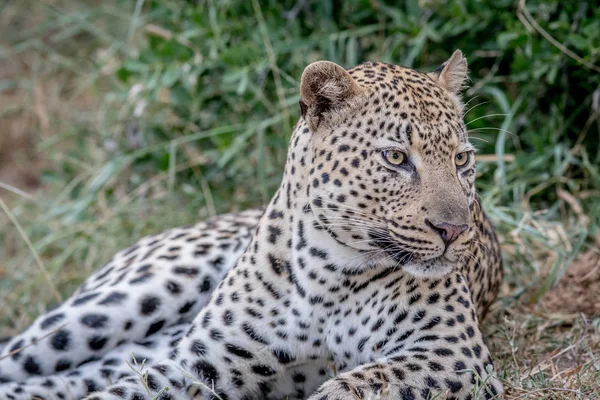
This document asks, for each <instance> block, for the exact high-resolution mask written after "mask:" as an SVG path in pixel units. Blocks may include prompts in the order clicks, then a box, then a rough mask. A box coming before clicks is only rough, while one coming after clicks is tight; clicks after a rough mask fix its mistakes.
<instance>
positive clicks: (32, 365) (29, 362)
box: [23, 356, 42, 375]
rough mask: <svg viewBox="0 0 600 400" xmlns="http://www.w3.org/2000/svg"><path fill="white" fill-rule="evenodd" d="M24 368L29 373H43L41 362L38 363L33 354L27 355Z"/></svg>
mask: <svg viewBox="0 0 600 400" xmlns="http://www.w3.org/2000/svg"><path fill="white" fill-rule="evenodd" d="M23 369H24V370H25V371H26V372H27V373H28V374H29V375H42V369H41V368H40V364H38V363H37V361H36V359H35V358H33V356H27V357H26V358H25V363H24V364H23Z"/></svg>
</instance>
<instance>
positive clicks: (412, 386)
mask: <svg viewBox="0 0 600 400" xmlns="http://www.w3.org/2000/svg"><path fill="white" fill-rule="evenodd" d="M467 80H468V64H467V60H466V58H465V57H464V55H463V54H462V52H461V51H459V50H456V51H455V52H454V53H453V54H452V56H451V57H450V58H449V59H448V60H447V61H446V62H445V63H443V64H442V65H441V66H440V67H439V68H438V69H437V70H435V71H433V72H425V73H423V72H418V71H416V70H414V69H411V68H407V67H402V66H399V65H393V64H387V63H382V62H366V63H363V64H361V65H359V66H356V67H354V68H351V69H348V70H346V69H344V68H343V67H341V66H339V65H337V64H335V63H333V62H330V61H316V62H313V63H311V64H310V65H308V66H307V67H306V68H305V70H304V72H303V73H302V76H301V79H300V101H299V108H300V114H301V117H300V119H299V121H298V123H297V124H296V126H295V127H294V130H293V132H292V135H291V139H290V144H289V148H288V154H287V159H286V164H285V167H284V172H283V177H282V180H281V183H280V186H279V188H278V189H277V191H276V192H275V194H274V196H273V198H272V199H271V201H270V202H269V204H268V205H267V206H266V208H264V209H259V210H248V211H244V212H241V213H236V214H226V215H222V216H217V217H214V218H212V219H208V220H207V221H204V222H199V223H197V224H195V225H191V226H187V227H181V228H175V229H171V230H168V231H166V232H163V233H160V234H158V235H154V236H149V237H146V238H144V239H142V240H140V241H139V242H137V243H136V244H134V245H132V246H131V247H129V248H128V249H126V250H123V251H122V252H120V253H118V254H117V255H115V256H114V257H113V258H112V259H110V260H109V261H108V262H107V263H106V264H105V265H104V266H103V267H101V268H100V269H99V270H98V271H97V272H96V273H95V274H93V275H92V276H90V277H89V278H88V279H87V280H85V281H84V283H83V284H82V286H81V287H80V288H79V289H78V290H77V291H76V292H75V294H74V295H73V296H72V297H71V298H70V299H68V300H67V301H66V302H65V303H64V304H62V305H61V306H59V307H58V308H56V309H54V310H52V311H50V312H48V313H46V314H44V315H42V316H40V317H38V319H36V320H35V322H34V323H33V324H32V326H31V327H29V328H28V329H26V330H25V331H24V332H23V333H21V334H19V335H16V336H15V337H14V338H12V339H10V340H9V341H8V342H7V343H5V344H4V345H3V348H2V352H1V353H0V354H2V355H1V356H0V383H1V384H0V398H2V399H10V400H21V399H31V398H36V399H45V400H54V399H79V398H86V399H87V400H121V399H130V400H143V399H160V400H172V399H221V400H227V399H230V400H234V399H240V400H242V399H243V400H248V399H310V400H338V399H339V400H341V399H349V398H355V399H401V400H417V399H422V400H425V399H440V398H444V399H454V400H458V399H462V400H474V399H480V398H484V399H500V398H503V386H502V383H501V381H500V379H499V378H498V375H497V373H496V372H495V370H494V367H493V360H492V357H491V354H490V351H489V349H488V347H487V346H486V344H485V342H484V338H483V335H482V331H481V325H480V321H482V319H483V318H484V316H485V314H486V313H487V311H488V309H489V307H490V305H491V304H492V302H494V300H495V299H496V297H497V295H498V292H499V288H500V285H501V281H502V275H503V273H502V257H501V253H500V245H499V242H498V238H497V236H496V233H495V230H494V227H493V225H492V223H491V221H490V220H489V219H488V217H487V216H486V214H485V212H484V211H483V208H482V204H481V203H482V202H481V200H480V198H479V197H478V196H477V194H476V190H475V177H476V160H475V148H474V146H473V145H471V144H470V142H469V135H468V131H467V128H466V125H465V123H464V121H463V118H464V108H465V107H464V104H463V102H462V99H461V92H462V90H463V88H464V87H465V84H466V81H467Z"/></svg>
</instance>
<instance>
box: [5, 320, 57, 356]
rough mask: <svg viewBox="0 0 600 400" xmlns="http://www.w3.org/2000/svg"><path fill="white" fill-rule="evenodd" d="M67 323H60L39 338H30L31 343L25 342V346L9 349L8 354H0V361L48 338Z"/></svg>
mask: <svg viewBox="0 0 600 400" xmlns="http://www.w3.org/2000/svg"><path fill="white" fill-rule="evenodd" d="M67 325H68V323H67V324H62V325H61V326H59V327H58V328H56V329H54V330H53V331H51V332H48V333H46V334H45V335H44V336H42V337H41V338H39V339H36V340H32V341H31V343H29V344H26V345H25V346H21V347H19V348H17V349H14V350H13V351H11V352H10V353H8V354H5V355H3V356H0V361H2V360H4V359H5V358H9V357H12V356H14V355H15V354H17V353H20V352H21V351H23V350H25V349H26V348H28V347H31V346H35V345H36V344H38V343H39V342H41V341H42V340H44V339H46V338H49V337H50V336H52V335H54V334H55V333H56V332H58V331H60V330H61V329H62V328H64V327H65V326H67Z"/></svg>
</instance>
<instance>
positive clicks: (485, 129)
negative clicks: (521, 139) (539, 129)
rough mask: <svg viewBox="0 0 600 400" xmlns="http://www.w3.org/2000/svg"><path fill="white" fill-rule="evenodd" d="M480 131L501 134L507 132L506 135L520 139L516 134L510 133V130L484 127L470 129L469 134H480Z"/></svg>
mask: <svg viewBox="0 0 600 400" xmlns="http://www.w3.org/2000/svg"><path fill="white" fill-rule="evenodd" d="M478 131H500V132H506V133H508V134H510V135H513V136H515V137H518V136H517V135H516V134H514V133H513V132H511V131H509V130H508V129H502V128H494V127H482V128H475V129H469V130H467V134H470V133H472V132H478Z"/></svg>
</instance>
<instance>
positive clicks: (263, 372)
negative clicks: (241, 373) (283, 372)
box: [252, 364, 276, 376]
mask: <svg viewBox="0 0 600 400" xmlns="http://www.w3.org/2000/svg"><path fill="white" fill-rule="evenodd" d="M252 372H254V373H255V374H257V375H260V376H272V375H275V373H276V372H275V370H274V369H273V368H271V367H269V366H268V365H264V364H257V365H253V366H252Z"/></svg>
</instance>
